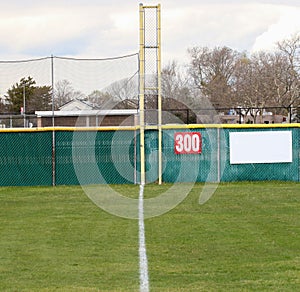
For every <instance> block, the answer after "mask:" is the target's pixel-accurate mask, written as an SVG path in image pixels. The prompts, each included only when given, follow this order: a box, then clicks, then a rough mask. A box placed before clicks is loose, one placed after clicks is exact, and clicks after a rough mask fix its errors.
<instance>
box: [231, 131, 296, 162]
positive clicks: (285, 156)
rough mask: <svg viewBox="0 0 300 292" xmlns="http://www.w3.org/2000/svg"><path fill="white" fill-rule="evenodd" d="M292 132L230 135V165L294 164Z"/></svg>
mask: <svg viewBox="0 0 300 292" xmlns="http://www.w3.org/2000/svg"><path fill="white" fill-rule="evenodd" d="M292 144H293V143H292V131H261V132H258V131H255V132H231V133H229V145H230V164H245V163H280V162H292V161H293V151H292V148H293V147H292Z"/></svg>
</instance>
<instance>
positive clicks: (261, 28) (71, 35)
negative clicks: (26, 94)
mask: <svg viewBox="0 0 300 292" xmlns="http://www.w3.org/2000/svg"><path fill="white" fill-rule="evenodd" d="M140 2H141V1H134V0H127V1H121V0H72V1H71V0H43V1H37V0H27V1H23V0H22V1H21V0H10V1H3V3H1V10H0V23H1V30H0V40H1V41H0V60H11V59H15V58H17V59H18V58H32V57H44V56H50V55H51V54H53V55H55V56H72V57H84V58H90V57H92V58H103V57H111V56H120V55H125V54H129V53H134V52H137V51H138V44H139V39H138V29H139V27H138V25H139V16H138V11H139V3H140ZM157 3H160V4H161V7H162V14H161V15H162V53H163V60H164V62H168V61H170V60H177V61H181V60H185V58H187V49H188V48H189V47H193V46H212V47H213V46H229V47H230V48H233V49H236V50H238V51H244V50H246V51H248V52H252V51H254V50H264V49H271V48H272V46H273V44H274V42H276V41H278V40H281V39H284V38H289V37H290V36H291V35H292V34H293V33H295V32H298V31H300V1H299V0H243V1H241V0H206V1H204V0H185V1H182V0H180V1H179V0H161V1H160V2H159V1H153V0H148V1H147V2H146V1H145V2H143V4H144V5H154V4H157Z"/></svg>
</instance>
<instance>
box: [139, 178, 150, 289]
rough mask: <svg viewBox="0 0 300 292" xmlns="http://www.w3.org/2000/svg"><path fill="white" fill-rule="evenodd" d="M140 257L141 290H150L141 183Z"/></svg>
mask: <svg viewBox="0 0 300 292" xmlns="http://www.w3.org/2000/svg"><path fill="white" fill-rule="evenodd" d="M139 258H140V291H141V292H148V291H149V276H148V260H147V252H146V240H145V225H144V185H143V184H141V185H140V193H139Z"/></svg>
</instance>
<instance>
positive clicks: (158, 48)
mask: <svg viewBox="0 0 300 292" xmlns="http://www.w3.org/2000/svg"><path fill="white" fill-rule="evenodd" d="M157 93H158V96H157V99H158V184H159V185H161V183H162V129H161V126H162V97H161V17H160V4H158V6H157Z"/></svg>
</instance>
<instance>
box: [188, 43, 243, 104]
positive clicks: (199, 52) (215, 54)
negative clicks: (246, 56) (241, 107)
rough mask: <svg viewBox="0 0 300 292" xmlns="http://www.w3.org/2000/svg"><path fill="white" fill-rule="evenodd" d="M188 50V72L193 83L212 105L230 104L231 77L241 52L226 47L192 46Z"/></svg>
mask: <svg viewBox="0 0 300 292" xmlns="http://www.w3.org/2000/svg"><path fill="white" fill-rule="evenodd" d="M188 52H189V54H190V57H191V62H190V65H189V74H190V76H191V78H192V80H193V82H194V85H195V86H196V87H197V88H198V89H200V90H201V92H202V93H203V94H204V95H205V96H206V97H207V98H208V99H209V100H210V102H211V103H212V104H213V106H214V107H216V108H220V107H228V106H230V105H231V104H232V100H231V99H232V96H233V95H232V82H233V80H232V77H233V73H234V71H235V68H236V64H237V62H238V60H239V58H240V55H241V54H240V53H238V52H237V51H234V50H232V49H230V48H228V47H221V48H219V47H216V48H214V49H209V48H207V47H194V48H192V49H189V50H188Z"/></svg>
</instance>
